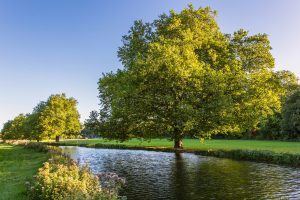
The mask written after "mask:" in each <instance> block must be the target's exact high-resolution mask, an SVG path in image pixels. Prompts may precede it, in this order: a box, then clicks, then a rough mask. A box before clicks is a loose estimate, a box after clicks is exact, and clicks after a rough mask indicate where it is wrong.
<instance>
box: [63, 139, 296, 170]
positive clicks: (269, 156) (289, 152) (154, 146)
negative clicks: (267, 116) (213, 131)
mask: <svg viewBox="0 0 300 200" xmlns="http://www.w3.org/2000/svg"><path fill="white" fill-rule="evenodd" d="M183 144H184V151H188V152H194V153H197V154H201V155H207V156H216V157H227V158H232V159H238V160H250V161H258V162H267V163H276V164H284V165H289V166H296V167H300V142H283V141H259V140H205V141H204V142H203V143H201V142H200V141H199V140H197V139H185V140H184V141H183ZM60 145H75V146H86V147H96V148H124V149H147V150H159V151H173V150H174V149H173V148H172V147H173V142H172V141H169V140H167V139H153V140H151V141H150V142H148V141H141V140H138V139H133V140H129V141H126V142H122V143H121V142H118V141H107V140H104V139H89V140H65V141H62V142H60Z"/></svg>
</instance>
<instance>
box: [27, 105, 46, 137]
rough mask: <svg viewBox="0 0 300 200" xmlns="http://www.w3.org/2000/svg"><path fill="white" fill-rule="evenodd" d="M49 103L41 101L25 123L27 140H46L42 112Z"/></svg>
mask: <svg viewBox="0 0 300 200" xmlns="http://www.w3.org/2000/svg"><path fill="white" fill-rule="evenodd" d="M46 106H47V102H45V101H41V102H40V103H39V104H38V105H37V106H36V107H35V108H34V109H33V111H32V113H31V114H30V115H28V118H27V120H26V122H25V130H26V138H27V139H29V140H37V141H40V140H42V139H46V138H47V137H46V135H45V134H43V133H44V130H45V129H44V127H43V125H42V119H43V117H42V112H43V111H44V110H45V108H46Z"/></svg>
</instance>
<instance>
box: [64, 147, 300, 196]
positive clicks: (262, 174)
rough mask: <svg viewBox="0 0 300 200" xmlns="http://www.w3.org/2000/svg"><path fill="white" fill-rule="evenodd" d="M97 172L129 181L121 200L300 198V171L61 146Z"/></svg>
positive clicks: (186, 155) (182, 156)
mask: <svg viewBox="0 0 300 200" xmlns="http://www.w3.org/2000/svg"><path fill="white" fill-rule="evenodd" d="M62 148H63V150H64V152H66V153H68V154H70V155H71V157H72V158H73V159H76V160H77V159H79V160H80V163H81V164H83V163H84V162H88V163H89V164H90V167H91V169H92V171H93V172H94V173H99V172H114V173H117V174H118V175H119V176H121V177H124V178H126V181H127V183H126V186H125V187H124V188H123V190H122V191H121V194H122V195H125V196H127V198H128V199H129V200H130V199H133V200H148V199H149V200H156V199H174V200H175V199H176V200H177V199H178V200H194V199H222V200H225V199H235V200H236V199H255V200H257V199H300V169H297V168H290V167H284V166H278V165H272V164H264V163H255V162H245V161H234V160H230V159H223V158H214V157H205V156H199V155H195V154H191V153H167V152H154V151H143V150H115V149H93V148H85V147H62Z"/></svg>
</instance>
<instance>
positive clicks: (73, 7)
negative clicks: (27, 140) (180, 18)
mask: <svg viewBox="0 0 300 200" xmlns="http://www.w3.org/2000/svg"><path fill="white" fill-rule="evenodd" d="M189 3H193V5H194V6H195V7H199V6H202V7H204V6H211V7H212V8H213V9H215V10H217V11H218V18H217V21H218V23H219V25H220V27H221V30H222V31H223V32H226V33H233V32H234V31H236V30H238V29H240V28H244V29H246V30H249V31H250V33H251V34H255V33H267V34H268V35H269V36H270V40H271V45H272V47H273V50H272V52H273V55H274V57H275V59H276V69H287V70H290V71H292V72H294V73H295V74H296V75H297V76H298V77H299V76H300V55H299V52H300V37H299V36H300V12H299V10H300V1H298V0H263V1H262V0H243V1H239V0H226V1H224V0H223V1H221V0H211V1H204V0H198V1H191V0H189V1H185V0H177V1H176V0H172V1H171V0H151V1H147V0H126V1H124V0H118V1H117V0H106V1H104V0H102V1H100V0H51V1H50V0H43V1H41V0H26V1H24V0H1V1H0V95H1V96H0V128H1V127H2V124H3V123H4V122H5V121H7V120H9V119H12V118H13V117H15V116H16V115H18V114H19V113H29V112H31V111H32V108H33V107H34V106H35V105H36V104H37V103H38V102H39V101H41V100H46V99H47V97H48V96H49V95H50V94H56V93H62V92H65V93H66V94H67V96H72V97H74V98H76V99H77V100H78V102H79V104H78V109H79V112H80V114H81V121H84V119H85V118H87V117H88V115H89V112H90V111H91V110H94V109H96V110H97V109H99V105H98V104H99V99H98V98H97V95H98V90H97V81H98V79H99V78H100V77H101V74H102V73H103V72H109V71H112V70H116V69H117V68H121V67H122V66H121V64H120V63H119V61H118V58H117V55H116V51H117V49H118V47H119V46H120V45H121V44H122V43H121V37H122V35H124V34H126V33H127V31H128V30H129V28H130V26H131V25H132V24H133V21H134V20H136V19H142V20H144V21H152V20H153V19H156V18H157V16H158V15H160V14H162V13H163V12H168V11H169V10H170V9H174V10H175V11H180V10H181V9H182V8H184V7H186V6H187V4H189Z"/></svg>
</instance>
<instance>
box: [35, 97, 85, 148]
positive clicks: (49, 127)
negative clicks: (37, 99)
mask: <svg viewBox="0 0 300 200" xmlns="http://www.w3.org/2000/svg"><path fill="white" fill-rule="evenodd" d="M76 105H77V101H76V100H75V99H74V98H67V97H66V95H65V94H57V95H51V96H50V97H49V98H48V100H47V102H46V103H45V105H44V103H41V104H40V105H39V106H38V108H36V109H37V112H36V115H37V116H34V117H33V118H34V120H37V121H34V120H33V121H34V122H36V123H37V126H35V127H36V128H37V129H36V130H35V132H36V133H37V131H41V133H40V135H39V136H38V137H39V138H54V137H55V138H56V141H57V142H59V140H60V137H61V136H65V137H71V136H74V135H78V134H79V132H80V121H79V118H80V115H79V113H78V111H77V108H76Z"/></svg>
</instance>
